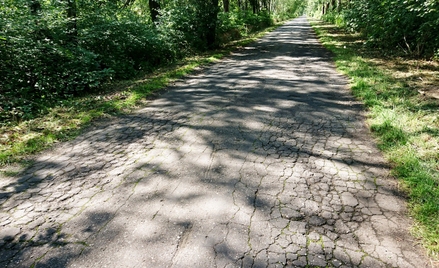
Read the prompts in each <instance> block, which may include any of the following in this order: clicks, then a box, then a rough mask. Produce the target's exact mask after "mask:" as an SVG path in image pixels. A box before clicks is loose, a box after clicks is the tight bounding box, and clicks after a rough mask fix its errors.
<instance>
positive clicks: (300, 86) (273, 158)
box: [0, 17, 426, 267]
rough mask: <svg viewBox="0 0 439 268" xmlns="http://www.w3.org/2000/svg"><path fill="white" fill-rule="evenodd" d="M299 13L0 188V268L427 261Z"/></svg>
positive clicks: (352, 107) (326, 56)
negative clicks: (416, 244)
mask: <svg viewBox="0 0 439 268" xmlns="http://www.w3.org/2000/svg"><path fill="white" fill-rule="evenodd" d="M330 56H331V55H330V53H329V52H328V51H326V50H325V49H324V48H323V47H322V46H321V45H320V44H319V42H318V41H317V40H316V39H315V35H314V33H313V32H312V29H311V27H310V26H309V24H308V22H307V21H306V19H305V18H304V17H301V18H299V19H296V20H293V21H290V22H288V23H286V24H285V25H284V26H282V27H279V28H278V29H277V30H276V31H274V32H272V33H270V34H267V35H266V36H265V37H264V38H262V39H261V40H260V41H257V42H255V43H253V44H251V46H250V47H247V48H243V49H241V50H239V51H237V52H235V53H233V55H231V56H230V57H227V58H225V59H224V60H222V61H221V62H219V63H217V64H214V65H213V66H211V67H210V68H209V69H207V70H206V71H205V72H204V73H202V74H198V75H194V76H190V77H187V78H186V79H184V80H183V81H180V82H178V83H177V84H176V85H175V86H174V87H172V88H170V89H169V92H167V93H165V94H163V95H162V96H160V97H159V98H158V99H156V100H154V101H152V102H151V103H150V104H149V105H148V106H147V107H146V108H143V109H141V110H138V111H137V112H135V113H132V114H130V115H126V116H121V117H118V118H115V119H108V120H102V121H100V122H97V123H96V124H95V126H94V127H93V128H91V129H90V130H89V131H87V132H86V133H85V134H83V135H81V136H80V137H78V138H77V139H76V140H74V141H71V142H68V143H64V144H62V145H61V146H59V147H58V148H57V149H56V150H53V151H48V152H45V153H43V154H41V155H40V156H38V157H37V158H36V163H35V164H34V166H32V167H30V168H29V169H27V170H25V171H24V172H23V174H21V175H20V176H18V177H17V178H16V179H15V181H11V182H10V184H9V185H7V186H5V187H4V189H3V190H2V192H1V195H0V197H1V200H2V201H1V202H2V203H1V204H2V206H1V210H0V212H1V213H0V223H1V231H0V235H1V237H0V238H1V239H3V241H4V242H2V243H3V244H1V256H0V266H2V267H3V266H4V267H30V266H31V265H32V264H34V263H35V264H36V266H35V267H386V266H390V267H426V264H425V259H424V258H423V257H422V254H421V253H420V251H419V249H418V248H417V246H415V243H414V241H413V238H412V237H411V236H410V235H409V234H408V226H409V224H410V222H409V221H408V219H407V218H406V216H405V203H404V200H403V199H402V198H400V197H399V196H398V192H397V191H396V188H395V182H394V181H393V179H391V178H389V177H388V170H387V168H386V166H385V162H384V161H383V159H382V157H381V156H380V154H379V152H378V150H377V148H376V147H375V145H374V143H373V141H372V139H371V138H370V137H369V136H368V132H367V129H366V128H365V126H364V118H363V117H362V116H361V114H362V112H361V105H360V104H359V103H358V102H356V101H355V100H354V99H353V98H352V97H351V95H350V93H349V91H348V88H347V82H346V80H345V78H344V77H343V76H341V75H339V74H337V72H336V71H335V69H334V66H333V63H332V62H331V61H330Z"/></svg>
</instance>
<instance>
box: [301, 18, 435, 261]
mask: <svg viewBox="0 0 439 268" xmlns="http://www.w3.org/2000/svg"><path fill="white" fill-rule="evenodd" d="M309 20H310V22H311V24H312V26H313V28H314V30H315V31H316V33H317V35H318V36H319V38H320V40H321V42H322V43H323V44H324V46H325V47H326V48H328V49H329V50H331V51H332V52H333V53H334V54H335V57H334V61H335V63H336V65H337V68H338V70H339V71H340V72H341V73H343V74H345V75H347V76H348V77H349V78H350V86H351V89H352V92H353V94H354V95H355V97H357V98H358V99H360V100H362V101H363V103H364V105H365V106H366V108H367V110H368V124H369V126H370V130H371V131H372V132H373V134H374V136H375V137H376V138H377V140H378V146H379V148H380V149H381V150H382V151H383V153H384V155H385V157H386V158H387V160H388V161H389V162H390V163H391V165H392V167H393V169H392V174H393V175H394V176H395V177H397V178H399V180H400V182H401V183H400V185H401V188H402V189H403V190H404V191H405V193H406V194H407V196H408V200H409V211H410V214H411V216H412V217H413V218H414V220H415V224H414V226H413V228H412V232H413V234H414V235H415V236H417V237H419V238H421V240H422V243H423V245H424V246H425V247H426V248H427V249H428V252H429V253H430V254H431V255H432V256H433V257H434V258H437V257H438V255H439V227H438V226H439V113H438V111H439V109H438V107H439V101H438V100H437V99H435V98H432V97H429V95H423V94H420V93H419V92H423V91H422V90H423V89H428V88H436V89H437V90H439V87H437V86H438V84H439V83H438V78H439V65H438V64H437V62H431V61H426V60H416V59H410V58H406V57H401V56H395V55H394V56H386V51H375V50H374V49H373V48H367V47H365V46H364V45H363V40H362V38H361V36H360V35H358V34H351V33H347V32H344V31H343V30H341V29H338V28H337V27H335V26H334V25H331V24H328V23H325V22H322V21H319V20H316V19H309Z"/></svg>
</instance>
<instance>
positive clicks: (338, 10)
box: [337, 0, 341, 13]
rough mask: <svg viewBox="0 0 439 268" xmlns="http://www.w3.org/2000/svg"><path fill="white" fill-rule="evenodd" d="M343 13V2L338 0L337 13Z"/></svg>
mask: <svg viewBox="0 0 439 268" xmlns="http://www.w3.org/2000/svg"><path fill="white" fill-rule="evenodd" d="M340 11H341V0H337V13H340Z"/></svg>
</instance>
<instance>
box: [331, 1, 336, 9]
mask: <svg viewBox="0 0 439 268" xmlns="http://www.w3.org/2000/svg"><path fill="white" fill-rule="evenodd" d="M335 8H336V6H335V0H331V10H335Z"/></svg>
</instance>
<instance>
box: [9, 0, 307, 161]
mask: <svg viewBox="0 0 439 268" xmlns="http://www.w3.org/2000/svg"><path fill="white" fill-rule="evenodd" d="M303 9H304V3H302V2H301V1H296V0H275V1H274V0H270V1H268V0H267V1H252V0H246V1H244V0H240V1H237V0H236V1H235V0H224V1H218V0H206V1H201V0H114V1H90V0H61V1H51V0H0V58H1V59H2V60H1V61H0V77H2V79H1V80H0V167H1V166H4V165H6V164H11V163H17V162H22V161H23V159H26V158H27V157H28V156H29V155H31V154H34V153H36V152H39V151H41V150H43V149H46V148H49V147H51V146H52V145H53V144H55V143H57V142H60V141H65V140H69V139H72V138H74V137H75V136H77V135H78V134H79V133H80V132H81V131H82V129H84V128H85V127H86V126H87V125H88V124H89V123H90V122H91V121H93V120H95V119H96V118H100V117H109V116H113V115H117V114H122V113H128V112H130V111H132V110H133V109H136V108H138V107H140V106H142V105H144V104H145V103H146V102H147V99H148V98H150V97H151V96H153V95H154V94H156V93H155V92H156V91H157V90H158V89H162V88H164V87H166V86H167V85H168V84H169V83H171V82H172V81H173V80H175V79H178V78H179V77H182V76H184V75H186V74H188V73H190V72H192V71H194V70H196V69H197V68H198V67H199V66H202V65H206V64H209V63H210V62H212V61H214V60H217V59H219V58H221V57H222V56H223V55H226V54H228V53H229V52H230V51H232V50H233V49H235V48H237V47H239V46H242V45H244V44H247V43H249V42H252V41H253V40H255V39H256V38H258V37H260V36H261V35H263V34H264V33H265V32H266V31H270V30H273V29H274V28H275V27H276V25H278V22H279V21H282V20H285V19H288V18H291V17H295V16H297V15H298V14H301V13H302V12H303ZM22 163H23V162H22Z"/></svg>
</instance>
